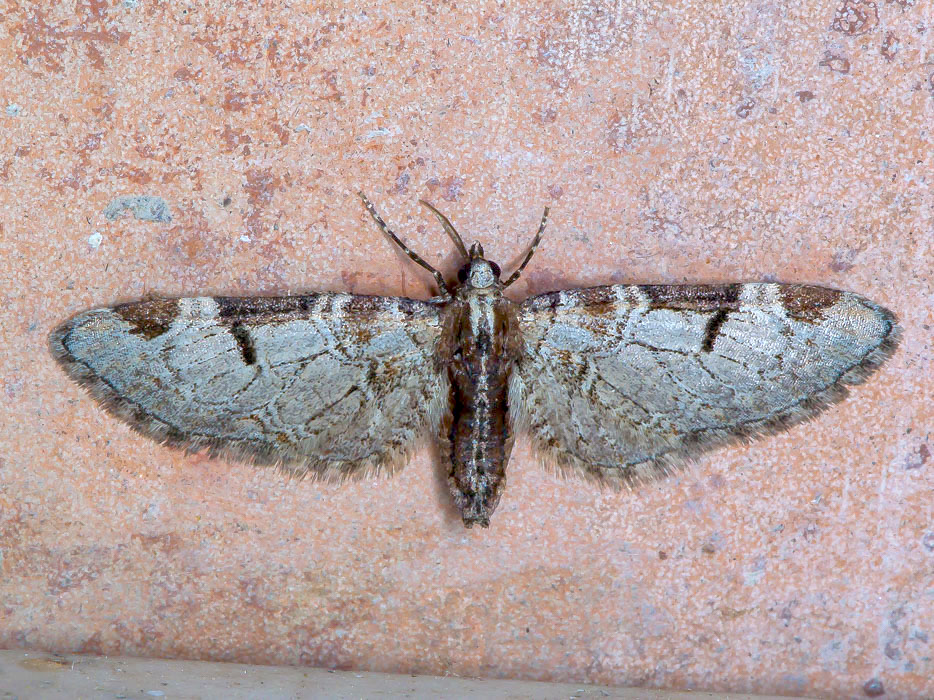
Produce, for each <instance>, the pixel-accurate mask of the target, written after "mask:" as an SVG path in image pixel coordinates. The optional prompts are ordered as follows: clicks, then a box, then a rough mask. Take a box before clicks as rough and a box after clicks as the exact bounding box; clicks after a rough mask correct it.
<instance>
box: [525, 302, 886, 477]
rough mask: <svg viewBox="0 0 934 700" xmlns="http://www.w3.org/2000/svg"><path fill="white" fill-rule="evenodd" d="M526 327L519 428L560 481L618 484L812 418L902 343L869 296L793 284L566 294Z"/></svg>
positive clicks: (532, 312)
mask: <svg viewBox="0 0 934 700" xmlns="http://www.w3.org/2000/svg"><path fill="white" fill-rule="evenodd" d="M519 328H520V332H521V335H522V340H523V344H522V348H521V350H520V353H519V357H518V359H517V363H516V368H515V370H514V372H513V374H512V378H511V385H510V405H511V408H512V410H513V411H514V412H515V414H516V415H515V419H516V421H517V426H518V427H519V428H520V429H525V430H527V431H529V432H530V433H531V436H532V438H533V440H534V442H535V444H536V446H537V447H538V449H539V450H541V451H542V452H543V453H544V454H545V455H546V457H547V458H548V459H549V461H551V462H552V463H553V464H554V465H555V466H557V467H558V469H559V470H560V471H564V470H568V469H570V470H573V471H579V472H583V473H584V474H586V475H589V476H591V477H594V478H596V479H598V480H600V481H603V482H608V483H610V484H616V485H619V484H625V483H632V482H634V481H639V480H642V479H646V478H650V477H653V476H657V475H658V474H660V473H663V472H664V471H666V470H667V468H668V467H669V466H671V465H676V464H679V463H681V462H683V461H684V460H685V459H688V458H691V457H694V456H697V455H699V454H701V453H703V452H705V451H707V450H709V449H711V448H713V447H716V446H719V445H722V444H725V443H729V442H731V441H735V440H741V439H750V438H753V437H756V436H759V435H765V434H770V433H774V432H777V431H780V430H782V429H784V428H787V427H789V426H791V425H793V424H795V423H798V422H800V421H803V420H806V419H808V418H810V417H812V416H813V415H815V414H816V413H818V412H820V411H821V410H823V409H824V408H826V407H827V406H828V405H830V404H832V403H835V402H837V401H839V400H841V399H842V398H843V397H844V396H846V394H847V390H846V385H848V384H858V383H860V382H862V381H863V380H864V379H865V378H866V377H867V376H868V375H869V374H870V373H871V372H872V371H873V370H874V369H875V368H877V367H878V366H879V365H880V364H881V363H882V362H883V361H884V360H885V359H886V358H887V357H888V356H889V355H891V353H892V352H893V351H894V349H895V346H896V344H897V338H898V327H897V326H896V324H895V317H894V315H893V314H892V313H891V312H890V311H888V310H886V309H884V308H882V307H880V306H878V305H876V304H874V303H872V302H871V301H869V300H867V299H864V298H863V297H860V296H858V295H856V294H850V293H847V292H838V291H834V290H830V289H825V288H822V287H813V286H800V285H781V284H735V285H722V286H701V285H686V286H673V285H671V286H669V285H654V286H653V285H642V286H629V285H614V286H607V287H594V288H591V289H579V290H572V291H566V292H553V293H550V294H544V295H541V296H537V297H534V298H531V299H529V300H527V301H526V302H525V303H524V304H523V305H522V306H521V307H520V312H519Z"/></svg>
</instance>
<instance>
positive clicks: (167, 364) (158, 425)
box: [50, 293, 449, 479]
mask: <svg viewBox="0 0 934 700" xmlns="http://www.w3.org/2000/svg"><path fill="white" fill-rule="evenodd" d="M441 329H442V321H441V312H440V310H439V307H438V305H437V304H434V303H432V302H430V301H428V302H425V301H417V300H413V299H405V298H398V297H367V296H359V295H350V294H331V293H321V294H309V295H303V296H294V297H244V298H239V297H200V298H185V299H171V300H153V301H144V302H137V303H132V304H124V305H122V306H117V307H113V308H105V309H95V310H92V311H87V312H84V313H81V314H79V315H77V316H75V317H74V318H72V319H70V320H69V321H67V322H66V323H64V324H62V325H61V326H60V327H59V328H58V329H56V331H55V332H54V333H53V334H52V335H51V337H50V344H51V349H52V352H53V354H54V355H55V357H56V358H57V359H58V360H59V362H61V364H62V365H63V366H64V367H65V369H66V370H67V371H68V373H69V374H70V375H71V377H72V378H74V379H75V380H76V381H78V382H79V383H80V384H82V385H84V386H85V387H87V388H88V390H89V391H90V392H91V393H92V394H93V395H94V396H95V398H97V399H98V400H99V401H100V402H101V403H102V404H103V405H104V406H106V407H107V409H108V410H109V411H110V412H111V413H113V414H115V415H116V416H118V417H120V418H122V419H123V420H125V421H127V422H128V423H130V425H132V426H133V427H134V428H135V429H137V430H139V431H140V432H142V433H143V434H145V435H148V436H149V437H152V438H155V439H157V440H159V441H162V442H165V443H168V444H172V445H175V446H178V447H183V448H186V449H187V450H189V451H197V450H201V449H205V448H206V449H207V450H208V451H209V452H210V453H211V454H213V455H216V456H222V457H229V458H234V459H246V460H248V461H253V462H256V463H260V464H276V465H279V466H281V467H282V468H284V469H287V470H289V471H291V472H293V473H295V474H298V475H306V474H307V475H311V476H316V477H322V478H326V479H342V478H344V477H346V476H350V475H355V476H359V475H363V474H366V473H369V472H372V471H377V470H380V469H386V470H389V471H392V470H394V469H395V468H397V467H399V466H401V465H402V464H404V460H405V459H406V458H407V457H408V455H409V454H410V453H411V452H412V450H413V449H414V447H415V446H416V444H417V443H418V441H419V439H420V438H422V437H424V436H427V435H431V436H434V435H435V434H436V433H437V430H438V426H439V424H440V421H441V417H442V414H443V412H444V411H446V410H448V405H447V400H448V391H449V390H448V379H447V375H446V372H445V371H444V368H443V367H442V366H441V363H439V362H438V360H437V356H438V353H437V346H438V343H439V339H440V337H441Z"/></svg>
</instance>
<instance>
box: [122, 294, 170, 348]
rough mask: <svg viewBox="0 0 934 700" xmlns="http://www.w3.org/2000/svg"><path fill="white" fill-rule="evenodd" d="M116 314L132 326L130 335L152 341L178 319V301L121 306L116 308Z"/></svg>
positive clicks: (146, 302)
mask: <svg viewBox="0 0 934 700" xmlns="http://www.w3.org/2000/svg"><path fill="white" fill-rule="evenodd" d="M114 313H115V314H117V315H118V316H119V317H120V318H122V319H123V320H124V321H126V322H127V323H129V324H130V325H131V326H132V327H131V328H130V333H132V334H133V335H141V336H143V337H144V338H145V339H146V340H152V339H153V338H158V337H159V336H160V335H162V334H163V333H165V332H166V331H167V330H169V326H171V325H172V321H174V320H175V319H176V318H177V317H178V301H177V300H176V299H158V300H155V301H143V302H135V303H132V304H120V305H119V306H115V307H114Z"/></svg>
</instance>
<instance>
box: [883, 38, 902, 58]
mask: <svg viewBox="0 0 934 700" xmlns="http://www.w3.org/2000/svg"><path fill="white" fill-rule="evenodd" d="M898 44H899V42H898V37H897V36H895V35H894V34H893V33H892V32H889V33H888V34H886V35H885V39H883V40H882V46H881V47H880V49H879V53H881V54H882V56H883V57H884V58H885V60H886V61H891V60H892V59H893V58H895V54H897V53H898Z"/></svg>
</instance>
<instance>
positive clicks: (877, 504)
mask: <svg viewBox="0 0 934 700" xmlns="http://www.w3.org/2000/svg"><path fill="white" fill-rule="evenodd" d="M932 37H934V9H932V3H930V2H927V1H924V0H917V1H916V2H911V1H910V0H899V1H898V2H882V1H881V0H878V1H877V2H866V1H861V0H821V1H818V2H805V3H785V2H779V1H778V0H771V1H770V0H761V1H759V2H747V3H740V2H722V3H721V2H700V1H698V0H681V1H676V2H668V1H667V0H654V1H639V2H632V3H630V2H626V3H614V4H603V3H598V2H569V3H564V4H562V3H549V2H534V3H522V4H512V3H510V4H508V5H507V4H505V3H503V4H500V3H492V2H479V3H458V4H452V3H441V2H436V3H417V4H416V3H407V2H396V3H392V2H383V1H379V0H377V1H372V2H366V3H358V4H348V5H347V6H345V7H339V6H336V5H335V6H324V5H320V4H313V3H307V4H304V3H299V2H291V3H290V2H267V3H263V4H262V5H261V6H259V4H258V3H250V2H241V1H239V0H237V1H235V2H227V1H225V2H209V3H193V2H191V3H189V2H174V3H157V2H151V1H150V0H134V1H132V2H131V1H130V0H125V1H124V2H117V3H113V2H107V1H105V0H80V1H79V2H73V1H66V2H63V3H51V2H50V3H33V2H20V1H18V0H13V1H12V2H7V3H5V4H4V5H3V7H2V9H0V125H2V128H0V256H2V257H0V290H2V292H0V294H2V305H0V347H2V348H3V352H2V354H0V395H2V398H3V401H2V404H0V538H2V539H0V551H2V557H3V558H2V580H0V611H2V612H0V645H3V646H7V647H15V648H24V649H45V650H55V651H62V652H85V653H107V654H127V655H141V656H158V657H167V658H188V659H216V660H227V661H238V662H251V663H264V664H265V663H284V664H314V665H324V666H331V667H336V668H348V669H358V670H374V671H391V672H423V673H432V674H457V675H480V676H489V677H513V678H526V679H537V680H556V681H568V680H573V681H592V682H597V683H606V684H642V685H645V686H652V687H665V688H672V689H683V688H704V689H710V690H732V691H757V692H769V693H782V694H820V695H837V696H844V695H857V696H858V695H863V694H864V693H869V694H871V693H876V692H877V691H879V690H882V691H884V692H885V693H886V694H887V695H888V696H890V697H916V696H920V695H931V694H934V681H932V678H934V661H932V656H934V622H932V621H934V524H932V521H934V518H932V515H934V506H932V493H934V489H932V487H934V459H932V458H931V456H932V452H934V437H932V417H934V409H932V405H934V389H932V385H934V382H932V363H931V357H932V347H931V342H932V341H931V336H932V324H934V289H932V272H934V262H932V261H934V250H932V248H934V217H932V214H934V198H932V194H931V186H932V178H934V130H932V128H931V124H932V123H934V45H932ZM361 188H362V189H364V190H366V191H367V192H368V193H369V194H370V196H371V197H372V198H373V199H374V201H376V202H377V203H378V205H379V206H380V208H381V209H382V211H383V213H384V215H385V217H386V218H387V220H388V221H390V222H392V224H393V225H394V226H395V227H396V229H397V231H398V232H399V233H400V234H402V235H403V236H404V237H405V238H406V239H407V240H408V241H409V242H410V243H411V244H412V246H413V247H414V248H415V249H416V250H418V251H419V252H421V253H422V254H423V255H424V256H425V257H427V258H428V259H429V260H432V261H436V262H437V263H438V264H439V265H440V266H442V267H443V269H445V270H446V271H448V272H451V271H453V270H454V269H455V268H456V265H457V261H456V256H455V254H454V251H453V250H452V246H451V245H450V242H449V241H448V239H447V238H446V236H444V234H443V233H442V232H441V230H440V229H439V227H438V226H437V225H436V224H435V222H433V221H432V220H431V219H430V218H429V217H428V216H427V215H426V214H425V212H424V211H422V210H421V209H420V207H418V205H417V203H416V200H417V199H418V198H419V197H425V198H427V199H430V200H431V201H433V202H434V203H436V204H437V205H438V206H439V207H440V208H441V209H442V210H443V211H445V212H446V213H447V214H448V215H449V216H450V217H451V218H452V220H453V221H454V222H455V224H456V225H458V227H459V228H460V230H461V231H462V232H464V233H465V234H466V236H467V238H468V239H474V238H476V239H479V240H481V241H482V242H483V244H484V247H485V248H486V250H487V252H488V253H489V254H491V257H493V258H494V259H498V260H499V261H501V262H504V263H508V262H510V261H513V260H515V259H516V258H517V257H518V256H519V254H520V253H521V252H522V250H523V248H524V246H525V244H526V242H527V241H528V239H529V237H530V236H531V234H532V233H533V232H534V229H535V226H536V225H537V222H538V217H539V216H540V214H541V209H542V207H543V206H544V205H546V204H547V205H549V206H551V207H552V212H553V217H552V221H551V224H550V228H549V231H548V238H547V239H546V242H545V243H544V244H543V246H542V247H541V248H540V250H539V253H538V256H537V259H536V260H535V261H534V262H533V264H532V266H531V267H530V269H529V271H528V274H527V275H526V276H525V279H524V281H523V282H522V283H520V284H517V285H516V289H515V295H516V296H518V297H521V296H523V295H525V294H528V293H536V292H542V291H547V290H550V289H554V288H560V287H567V286H575V285H589V284H599V283H607V282H616V281H637V282H721V281H726V280H747V281H748V280H763V279H778V280H782V281H794V282H808V283H820V284H824V285H827V286H833V287H839V288H844V289H848V290H851V291H855V292H858V293H861V294H865V295H866V296H868V297H870V298H872V299H874V300H876V301H878V302H880V303H882V304H884V305H886V306H888V307H890V308H892V309H893V310H895V311H896V312H897V313H898V314H899V316H900V317H901V320H902V323H903V325H904V340H903V343H902V346H901V349H900V350H899V352H898V353H897V354H896V355H895V357H894V358H893V359H892V360H891V362H890V363H889V364H888V365H887V366H886V367H885V368H883V369H882V370H881V371H880V372H879V373H878V374H877V375H876V376H875V377H874V378H873V380H872V381H871V382H869V383H868V384H867V385H865V386H863V387H860V388H858V389H857V390H856V391H854V392H853V396H852V397H851V399H850V400H848V401H847V402H846V403H844V404H841V405H839V406H838V407H836V408H834V409H832V410H830V411H829V412H827V413H825V414H824V415H823V416H822V417H820V418H819V419H818V420H816V421H814V422H812V423H810V424H808V425H804V426H799V427H797V428H795V429H794V430H793V431H791V432H788V433H785V434H783V435H780V436H777V437H773V438H770V439H767V440H763V441H761V442H759V443H756V444H755V445H753V446H749V447H746V448H734V449H728V450H723V451H721V452H718V453H716V454H714V455H712V456H710V457H707V458H704V459H703V460H702V461H700V462H699V463H698V464H697V465H696V466H695V467H693V468H692V469H690V470H688V471H686V472H684V473H682V474H680V475H679V476H677V477H675V478H671V479H668V480H667V481H664V482H660V483H657V484H654V485H651V486H648V487H644V488H640V489H638V490H636V491H634V492H624V493H609V492H600V491H598V490H596V489H595V488H594V487H593V486H591V485H589V484H586V483H583V482H576V481H561V480H558V479H555V478H553V477H551V476H547V475H545V474H544V473H543V472H542V471H541V470H540V469H539V467H538V465H537V464H536V460H535V458H534V456H533V455H532V454H530V452H529V449H528V445H527V443H526V442H524V441H523V440H520V441H519V442H518V444H517V446H516V450H515V452H514V457H513V462H512V464H511V468H510V478H509V485H508V487H507V490H506V494H505V496H504V498H503V501H502V503H501V506H500V508H499V510H498V512H497V513H496V516H495V519H494V521H493V526H492V527H491V528H490V529H489V530H480V529H476V530H472V531H465V530H464V529H463V527H462V526H461V524H460V520H459V518H458V516H457V514H456V512H455V511H454V510H453V507H452V506H451V504H450V501H449V497H448V495H447V493H446V488H445V487H444V486H443V484H442V483H441V480H440V477H439V475H438V470H437V468H436V467H435V462H434V459H435V457H434V455H433V454H432V452H431V450H430V449H425V450H422V451H421V452H419V454H418V455H417V457H416V458H415V459H413V460H412V462H411V464H409V465H408V467H407V468H406V469H405V470H404V471H403V472H402V473H401V474H400V475H399V476H397V477H396V478H394V479H392V480H383V479H371V480H368V481H364V482H360V483H353V484H347V485H344V486H334V485H321V484H316V483H311V482H307V481H306V482H302V483H298V482H290V481H288V480H287V479H285V478H283V477H282V476H280V475H278V474H276V473H274V472H271V471H258V470H255V469H253V468H251V467H249V466H243V465H236V464H227V463H222V462H219V461H212V460H209V459H206V458H204V457H200V456H197V455H195V456H185V455H183V454H179V453H177V452H174V451H171V450H169V449H167V448H163V447H160V446H159V445H157V444H153V443H151V442H149V441H147V440H146V439H144V438H142V437H140V436H138V435H136V434H135V433H133V432H132V431H131V430H130V429H129V428H127V427H125V426H124V425H122V424H121V423H119V422H117V421H116V420H114V419H112V418H111V417H110V416H108V415H107V414H105V413H104V412H103V411H102V410H101V409H100V408H99V407H98V406H97V405H96V404H95V403H94V402H93V401H92V400H90V399H89V398H87V397H86V395H85V394H84V393H83V392H82V391H81V390H80V389H79V388H78V387H76V386H74V385H72V384H71V383H70V382H69V381H68V380H67V379H66V377H65V375H64V374H63V373H62V372H61V371H60V370H59V369H58V368H57V367H56V366H55V364H54V362H53V360H52V358H51V357H50V356H49V354H48V352H47V351H46V336H47V334H48V332H49V331H50V330H51V328H52V327H53V326H54V325H56V324H57V323H59V322H60V321H62V320H63V319H65V318H67V317H68V316H69V315H70V314H72V313H74V312H76V311H79V310H82V309H85V308H88V307H92V306H100V305H105V304H112V303H115V302H118V301H125V300H131V299H136V298H139V297H144V296H146V295H152V294H156V295H165V296H178V295H186V294H195V293H197V294H205V293H226V294H256V293H283V292H286V291H298V290H302V289H315V290H349V291H355V292H362V293H390V294H407V295H411V296H418V297H424V296H426V295H427V294H429V285H428V279H427V278H426V275H424V274H423V273H421V272H420V271H419V270H418V269H417V268H415V267H414V266H413V265H411V264H410V263H408V262H407V261H406V260H405V259H404V258H403V257H402V256H401V255H400V254H398V253H397V252H396V251H394V250H393V248H392V247H391V246H390V245H389V244H388V243H387V242H386V241H385V240H384V239H383V237H382V236H381V234H380V232H379V230H378V229H377V228H376V227H375V226H374V225H372V223H371V222H370V221H369V220H368V219H367V217H366V215H365V213H364V211H363V208H362V207H361V205H360V203H359V201H358V200H357V199H356V197H355V195H354V193H355V192H356V191H357V190H358V189H361Z"/></svg>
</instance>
